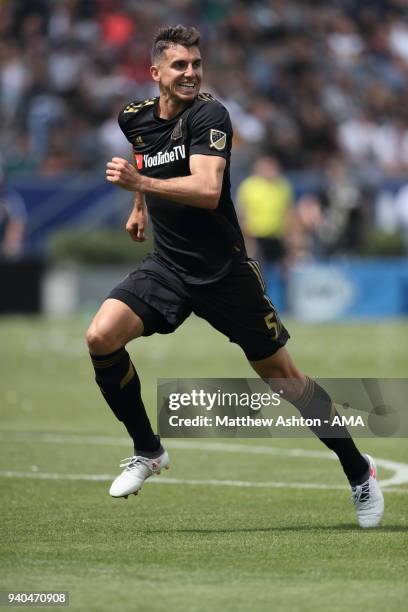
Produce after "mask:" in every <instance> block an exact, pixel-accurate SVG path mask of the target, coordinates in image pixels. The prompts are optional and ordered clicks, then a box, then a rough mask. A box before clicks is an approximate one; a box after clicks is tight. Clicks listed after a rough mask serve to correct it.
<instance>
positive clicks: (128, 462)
mask: <svg viewBox="0 0 408 612" xmlns="http://www.w3.org/2000/svg"><path fill="white" fill-rule="evenodd" d="M138 464H140V465H145V466H146V467H148V468H149V469H151V468H150V466H149V464H148V461H147V459H143V457H140V456H138V455H133V457H126V459H121V462H120V467H124V468H126V472H130V471H131V470H134V469H135V468H136V467H137V465H138Z"/></svg>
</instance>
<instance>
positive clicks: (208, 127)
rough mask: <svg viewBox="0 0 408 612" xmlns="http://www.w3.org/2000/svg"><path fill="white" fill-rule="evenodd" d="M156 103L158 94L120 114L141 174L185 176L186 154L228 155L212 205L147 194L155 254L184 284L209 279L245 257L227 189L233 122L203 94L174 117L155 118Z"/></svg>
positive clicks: (123, 128)
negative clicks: (211, 207)
mask: <svg viewBox="0 0 408 612" xmlns="http://www.w3.org/2000/svg"><path fill="white" fill-rule="evenodd" d="M157 104H158V98H151V99H148V100H144V101H143V102H132V103H131V104H128V105H127V106H126V107H125V108H124V109H123V110H122V111H121V113H120V114H119V125H120V127H121V129H122V131H123V133H124V134H125V136H126V138H127V139H128V140H129V142H130V143H131V144H132V145H133V151H134V156H135V162H136V166H137V168H138V170H139V172H140V173H141V174H143V175H146V176H150V177H153V178H160V179H167V178H173V177H180V176H188V175H189V174H191V173H190V168H189V157H190V155H194V154H200V155H217V156H219V157H223V158H224V159H225V160H226V167H225V170H224V177H223V182H222V190H221V196H220V200H219V203H218V206H217V208H216V209H215V210H207V209H203V208H197V207H193V206H187V205H185V204H180V203H177V202H174V201H170V200H167V199H166V198H163V197H158V196H156V195H152V194H146V204H147V208H148V212H149V215H150V219H151V221H152V224H153V234H154V243H155V251H156V254H157V255H158V257H159V258H161V259H162V260H163V261H164V263H165V264H166V265H167V266H168V267H170V268H172V269H174V270H175V271H176V272H177V273H178V274H179V275H180V276H181V277H182V278H183V280H184V281H185V282H187V283H193V284H205V283H211V282H214V281H216V280H218V279H220V278H222V277H223V276H224V275H225V274H227V272H228V271H229V269H230V267H231V265H232V264H233V262H234V261H235V260H237V259H242V258H244V257H246V252H245V246H244V239H243V236H242V233H241V230H240V227H239V224H238V220H237V215H236V212H235V208H234V205H233V202H232V200H231V194H230V172H229V166H230V154H231V142H232V126H231V121H230V118H229V115H228V111H227V110H226V108H225V107H224V106H223V105H222V104H221V103H220V102H218V101H217V100H215V99H214V98H213V97H212V96H211V95H209V94H204V93H201V94H199V95H198V97H197V98H196V99H195V100H194V102H192V103H191V104H190V105H188V106H187V107H186V108H185V109H184V110H183V111H181V112H180V113H179V114H178V115H176V116H175V117H173V118H172V119H162V118H161V117H159V116H158V114H157Z"/></svg>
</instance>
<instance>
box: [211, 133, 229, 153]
mask: <svg viewBox="0 0 408 612" xmlns="http://www.w3.org/2000/svg"><path fill="white" fill-rule="evenodd" d="M226 144H227V135H226V133H225V132H221V130H213V129H212V130H211V131H210V149H217V151H223V150H224V149H225V145H226Z"/></svg>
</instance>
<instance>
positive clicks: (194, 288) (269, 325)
mask: <svg viewBox="0 0 408 612" xmlns="http://www.w3.org/2000/svg"><path fill="white" fill-rule="evenodd" d="M265 291H266V287H265V283H264V280H263V277H262V274H261V272H260V270H259V266H258V263H257V262H256V261H254V260H251V259H246V260H244V261H237V262H235V263H234V265H233V266H232V268H231V270H230V271H229V273H228V274H227V275H226V276H224V277H223V278H222V279H221V280H218V281H216V282H214V283H209V284H205V285H192V284H187V283H185V282H184V281H183V280H182V279H181V277H180V276H179V275H178V274H177V273H176V272H174V271H173V270H170V269H169V268H168V267H167V266H166V265H165V264H164V263H163V262H162V261H161V260H160V259H159V258H158V257H156V256H155V255H154V254H150V255H147V257H145V258H144V259H143V261H142V262H141V264H140V266H139V268H138V269H137V270H135V271H134V272H131V273H130V274H128V276H126V278H125V279H124V280H123V281H122V282H121V283H119V285H117V286H116V287H115V288H114V289H113V290H112V291H111V293H110V294H109V296H108V297H109V298H114V299H117V300H120V301H121V302H124V303H125V304H127V305H128V306H129V307H130V308H131V309H132V310H133V311H134V312H135V313H136V314H138V315H139V316H140V318H141V319H142V321H143V324H144V333H143V335H144V336H150V335H151V334H154V333H159V334H168V333H171V332H173V331H174V330H175V329H177V327H179V325H181V323H183V321H184V320H185V319H186V318H187V317H188V316H189V315H190V314H191V313H192V312H194V313H195V314H196V315H197V316H199V317H202V318H203V319H205V320H206V321H208V322H209V323H210V324H211V325H212V326H213V327H214V328H215V329H217V330H218V331H220V332H221V333H222V334H224V335H225V336H227V337H228V338H229V339H230V341H231V342H235V343H236V344H238V345H239V346H240V347H241V348H242V350H243V351H244V353H245V355H246V357H247V358H248V359H249V360H250V361H258V360H260V359H265V358H266V357H269V356H270V355H273V354H274V353H276V351H277V350H278V349H279V348H281V347H282V346H284V345H285V344H286V342H287V340H288V339H289V337H290V336H289V333H288V331H287V330H286V329H285V327H284V326H283V325H282V323H281V321H280V319H279V317H278V315H277V313H276V310H275V308H274V306H273V304H272V302H271V300H270V299H269V297H268V296H267V294H266V292H265Z"/></svg>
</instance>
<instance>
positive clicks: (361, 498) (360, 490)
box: [351, 480, 370, 503]
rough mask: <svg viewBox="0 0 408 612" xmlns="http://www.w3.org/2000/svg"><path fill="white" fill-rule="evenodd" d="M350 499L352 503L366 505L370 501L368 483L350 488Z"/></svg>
mask: <svg viewBox="0 0 408 612" xmlns="http://www.w3.org/2000/svg"><path fill="white" fill-rule="evenodd" d="M351 499H352V500H353V502H354V503H366V502H368V501H369V500H370V481H369V480H367V481H366V482H364V483H363V484H362V485H357V486H355V487H351Z"/></svg>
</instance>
